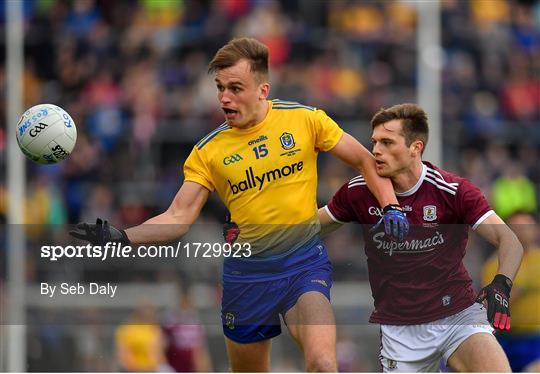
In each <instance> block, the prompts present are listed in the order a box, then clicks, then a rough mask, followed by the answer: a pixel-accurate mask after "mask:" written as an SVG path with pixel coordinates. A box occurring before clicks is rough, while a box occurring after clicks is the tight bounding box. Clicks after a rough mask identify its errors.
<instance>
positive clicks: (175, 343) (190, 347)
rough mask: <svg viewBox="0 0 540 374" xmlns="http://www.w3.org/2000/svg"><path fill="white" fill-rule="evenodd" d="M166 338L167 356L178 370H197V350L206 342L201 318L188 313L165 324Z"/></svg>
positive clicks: (170, 363)
mask: <svg viewBox="0 0 540 374" xmlns="http://www.w3.org/2000/svg"><path fill="white" fill-rule="evenodd" d="M163 333H164V335H165V340H166V349H165V357H167V361H168V363H169V365H171V367H172V368H173V369H174V370H175V371H176V372H195V371H197V368H196V367H195V357H194V355H195V351H196V350H197V349H198V348H200V347H201V346H202V345H203V344H204V343H203V340H204V330H203V327H202V326H201V323H200V322H199V320H198V319H197V318H196V317H195V316H192V315H190V314H189V313H186V314H184V315H181V316H176V317H175V318H172V319H171V320H169V321H168V322H167V323H166V324H164V325H163Z"/></svg>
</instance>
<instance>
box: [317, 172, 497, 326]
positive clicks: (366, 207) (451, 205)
mask: <svg viewBox="0 0 540 374" xmlns="http://www.w3.org/2000/svg"><path fill="white" fill-rule="evenodd" d="M423 164H424V165H423V170H422V175H421V177H420V179H419V180H418V183H417V184H416V185H415V186H414V187H413V188H411V189H410V190H409V191H407V192H403V193H396V196H397V198H398V201H399V203H400V205H401V206H402V207H403V210H404V211H405V212H406V214H407V219H408V221H409V224H410V231H409V234H408V236H407V238H406V239H405V241H404V242H402V243H397V242H395V241H392V240H390V239H389V238H388V237H386V236H385V234H384V230H383V228H381V229H380V230H377V231H373V232H371V231H370V229H371V228H372V227H373V224H375V223H376V222H377V221H378V220H379V218H380V217H381V215H382V209H381V208H379V207H378V206H379V205H378V203H377V200H376V199H375V197H374V196H373V195H372V194H371V192H370V191H369V190H368V188H367V185H366V182H365V180H364V178H363V177H362V176H358V177H355V178H352V179H351V180H350V181H349V182H348V183H346V184H345V185H343V186H342V187H341V188H340V189H339V191H338V192H337V193H336V194H335V195H334V197H333V198H332V199H331V201H330V203H329V204H328V205H327V206H326V210H327V212H328V213H330V215H331V217H332V218H333V219H334V220H335V221H337V222H358V223H362V224H364V225H363V226H362V230H363V233H364V238H365V241H366V245H365V252H366V255H367V261H368V269H369V282H370V284H371V291H372V294H373V298H374V300H375V310H374V311H373V313H372V314H371V317H370V322H373V323H381V324H388V325H412V324H421V323H427V322H431V321H435V320H437V319H440V318H443V317H447V316H449V315H452V314H455V313H457V312H459V311H461V310H463V309H465V308H467V307H469V306H470V305H472V303H473V302H474V298H475V295H474V291H473V288H472V280H471V277H470V276H469V274H468V273H467V270H466V269H465V266H464V265H463V261H462V260H463V256H464V255H465V247H466V245H467V237H468V230H469V227H470V226H472V227H473V229H474V228H476V226H477V225H479V224H480V223H481V222H482V221H483V220H485V219H486V218H487V217H488V216H490V215H491V214H492V213H493V211H492V210H491V208H490V207H489V204H488V202H487V201H486V199H485V198H484V196H483V194H482V193H481V192H480V190H479V189H478V188H477V187H475V186H474V185H473V184H471V183H470V182H469V181H467V180H466V179H464V178H460V177H458V176H456V175H454V174H451V173H449V172H446V171H444V170H441V169H439V168H437V167H435V166H433V165H432V164H430V163H428V162H424V163H423Z"/></svg>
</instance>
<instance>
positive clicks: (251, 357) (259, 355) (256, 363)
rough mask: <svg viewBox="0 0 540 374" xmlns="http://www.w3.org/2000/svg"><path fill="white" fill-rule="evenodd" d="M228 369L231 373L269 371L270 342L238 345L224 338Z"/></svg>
mask: <svg viewBox="0 0 540 374" xmlns="http://www.w3.org/2000/svg"><path fill="white" fill-rule="evenodd" d="M225 345H226V346H227V355H228V357H229V365H230V369H231V371H233V372H267V371H270V348H271V347H272V340H270V339H266V340H261V341H258V342H255V343H238V342H235V341H233V340H231V339H229V338H227V337H225Z"/></svg>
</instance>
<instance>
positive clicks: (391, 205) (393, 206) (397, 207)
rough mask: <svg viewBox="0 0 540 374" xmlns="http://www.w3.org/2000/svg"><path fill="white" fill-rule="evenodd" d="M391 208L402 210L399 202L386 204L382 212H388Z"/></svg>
mask: <svg viewBox="0 0 540 374" xmlns="http://www.w3.org/2000/svg"><path fill="white" fill-rule="evenodd" d="M391 210H399V211H400V212H403V208H402V207H401V206H400V205H399V204H388V205H387V206H385V207H384V208H383V213H386V212H389V211H391Z"/></svg>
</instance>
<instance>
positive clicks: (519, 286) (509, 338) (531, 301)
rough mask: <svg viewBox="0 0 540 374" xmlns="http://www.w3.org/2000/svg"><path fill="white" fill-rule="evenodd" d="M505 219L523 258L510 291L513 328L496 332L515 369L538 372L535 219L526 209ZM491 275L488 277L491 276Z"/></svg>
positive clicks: (488, 270) (539, 262) (492, 262)
mask: <svg viewBox="0 0 540 374" xmlns="http://www.w3.org/2000/svg"><path fill="white" fill-rule="evenodd" d="M506 222H507V223H508V225H509V226H510V227H511V228H512V230H513V231H514V232H515V233H516V235H517V236H518V238H519V241H520V242H521V244H523V249H524V253H523V260H522V262H521V266H520V268H519V271H518V273H517V274H516V277H515V278H514V287H513V289H512V293H511V295H510V297H511V298H510V300H511V306H512V308H511V310H510V311H511V312H512V330H510V331H509V332H505V333H499V334H498V335H497V339H498V340H499V343H501V346H502V347H503V349H504V351H505V352H506V355H507V356H508V360H509V361H510V366H511V367H512V371H514V372H523V371H529V372H540V276H539V274H540V245H539V243H538V233H539V232H538V222H537V221H536V219H535V217H534V216H533V215H532V214H530V213H526V212H517V213H514V214H512V215H511V216H510V217H509V218H508V219H507V220H506ZM497 264H498V261H497V256H495V255H494V256H492V257H491V258H489V259H488V261H487V262H486V263H485V265H484V268H483V271H482V284H488V283H489V282H490V279H491V278H492V277H493V275H495V273H496V272H497ZM490 277H491V278H490Z"/></svg>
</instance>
